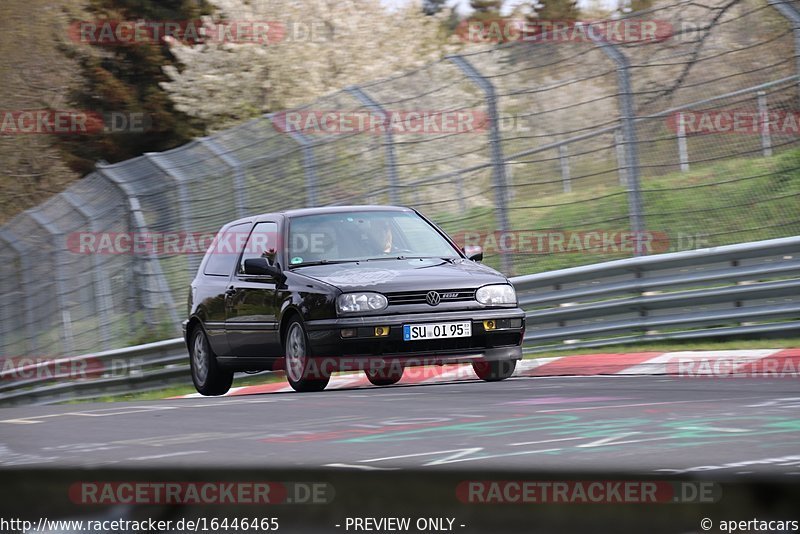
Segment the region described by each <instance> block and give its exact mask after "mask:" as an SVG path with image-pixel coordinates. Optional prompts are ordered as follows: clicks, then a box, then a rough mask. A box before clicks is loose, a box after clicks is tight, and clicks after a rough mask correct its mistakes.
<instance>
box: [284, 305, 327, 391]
mask: <svg viewBox="0 0 800 534" xmlns="http://www.w3.org/2000/svg"><path fill="white" fill-rule="evenodd" d="M283 349H284V359H285V362H284V364H285V367H286V378H287V380H288V381H289V385H290V386H292V389H293V390H295V391H300V392H305V391H322V390H323V389H325V386H327V385H328V382H329V381H330V379H331V375H330V374H328V373H327V372H326V371H325V370H324V369H315V368H313V365H312V364H313V360H312V359H311V357H310V356H311V355H310V351H309V349H308V336H307V335H306V330H305V328H303V323H302V322H300V319H298V318H296V317H295V318H294V319H292V321H291V322H290V323H289V327H288V328H287V329H286V335H285V336H284V340H283Z"/></svg>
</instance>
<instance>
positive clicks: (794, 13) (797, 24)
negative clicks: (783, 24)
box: [767, 0, 800, 92]
mask: <svg viewBox="0 0 800 534" xmlns="http://www.w3.org/2000/svg"><path fill="white" fill-rule="evenodd" d="M767 3H768V4H769V5H771V6H772V7H774V8H775V9H776V10H777V11H778V13H780V14H781V15H782V16H783V17H784V18H785V19H786V20H788V21H789V23H790V24H791V26H792V33H793V34H794V62H795V74H796V75H800V11H798V10H797V8H796V7H795V6H794V5H793V4H792V2H787V0H767ZM798 92H800V84H798Z"/></svg>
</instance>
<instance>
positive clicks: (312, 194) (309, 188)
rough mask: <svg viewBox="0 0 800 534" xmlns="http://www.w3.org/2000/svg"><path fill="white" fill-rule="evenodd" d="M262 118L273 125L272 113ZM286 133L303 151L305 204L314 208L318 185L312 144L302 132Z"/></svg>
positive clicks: (288, 131) (289, 130)
mask: <svg viewBox="0 0 800 534" xmlns="http://www.w3.org/2000/svg"><path fill="white" fill-rule="evenodd" d="M264 118H266V119H267V120H268V121H270V122H272V123H273V124H274V123H275V114H274V113H267V114H266V115H264ZM286 133H288V134H289V135H290V136H291V137H292V139H294V140H295V141H297V144H298V145H300V147H301V149H302V150H303V173H304V174H305V175H306V204H307V205H308V206H309V207H314V206H316V205H317V183H318V179H317V164H316V161H315V158H314V143H313V141H309V139H308V137H306V136H305V134H303V133H302V132H296V131H294V130H291V129H287V131H286Z"/></svg>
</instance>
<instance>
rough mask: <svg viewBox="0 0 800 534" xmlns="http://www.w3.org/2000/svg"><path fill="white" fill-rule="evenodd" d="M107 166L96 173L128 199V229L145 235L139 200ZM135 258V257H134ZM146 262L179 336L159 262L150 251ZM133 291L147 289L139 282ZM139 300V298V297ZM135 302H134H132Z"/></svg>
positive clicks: (148, 313) (100, 165)
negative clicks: (151, 269) (151, 268)
mask: <svg viewBox="0 0 800 534" xmlns="http://www.w3.org/2000/svg"><path fill="white" fill-rule="evenodd" d="M106 165H107V164H104V163H98V164H97V165H96V168H97V173H98V174H99V175H100V176H102V177H103V178H105V179H106V180H108V181H109V182H110V183H111V184H113V185H114V186H116V187H117V188H118V189H119V191H120V192H121V193H122V194H123V196H125V197H126V198H127V199H128V212H129V215H130V221H131V222H130V225H129V227H130V228H131V229H132V230H134V229H135V231H136V232H137V233H138V234H139V235H145V234H147V232H148V231H147V222H146V221H145V219H144V214H143V213H142V207H141V205H140V204H139V198H138V197H137V196H136V195H135V194H134V192H133V190H132V189H131V188H130V186H129V185H128V184H127V182H125V181H124V180H122V179H120V178H119V177H117V176H115V175H114V172H113V170H112V169H110V168H108V167H107V166H106ZM134 256H135V255H134ZM147 260H148V264H150V265H151V266H152V267H153V275H154V276H155V278H156V286H157V287H158V293H160V294H161V297H162V298H163V299H164V304H165V305H166V306H167V308H168V313H169V316H170V320H171V321H172V323H173V326H174V327H175V329H176V330H177V331H178V334H181V324H180V321H179V319H178V313H177V311H176V310H175V302H174V301H173V300H172V293H171V292H170V289H169V284H167V281H166V279H165V277H164V272H163V271H162V270H161V263H160V262H159V260H158V258H157V257H156V256H155V254H154V253H153V251H152V250H150V251H148V253H147ZM132 290H133V291H136V290H138V291H140V292H148V293H150V291H148V288H146V287H145V284H142V283H141V282H140V284H139V287H138V288H137V287H132ZM139 298H141V296H140V297H139ZM134 302H135V301H134ZM142 307H143V308H144V311H145V318H146V319H145V320H146V321H147V322H148V324H151V325H152V324H155V321H153V319H152V312H151V310H150V309H149V308H148V307H147V306H144V305H143V306H142Z"/></svg>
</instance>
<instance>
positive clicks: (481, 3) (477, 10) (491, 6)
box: [469, 0, 503, 20]
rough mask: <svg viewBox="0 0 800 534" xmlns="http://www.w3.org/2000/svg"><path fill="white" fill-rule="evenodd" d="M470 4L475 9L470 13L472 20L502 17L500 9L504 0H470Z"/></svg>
mask: <svg viewBox="0 0 800 534" xmlns="http://www.w3.org/2000/svg"><path fill="white" fill-rule="evenodd" d="M469 6H470V7H471V8H472V9H473V12H472V14H471V15H470V17H469V18H470V19H471V20H490V19H494V20H497V19H500V18H502V17H501V15H500V10H501V9H502V7H503V0H470V2H469Z"/></svg>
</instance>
